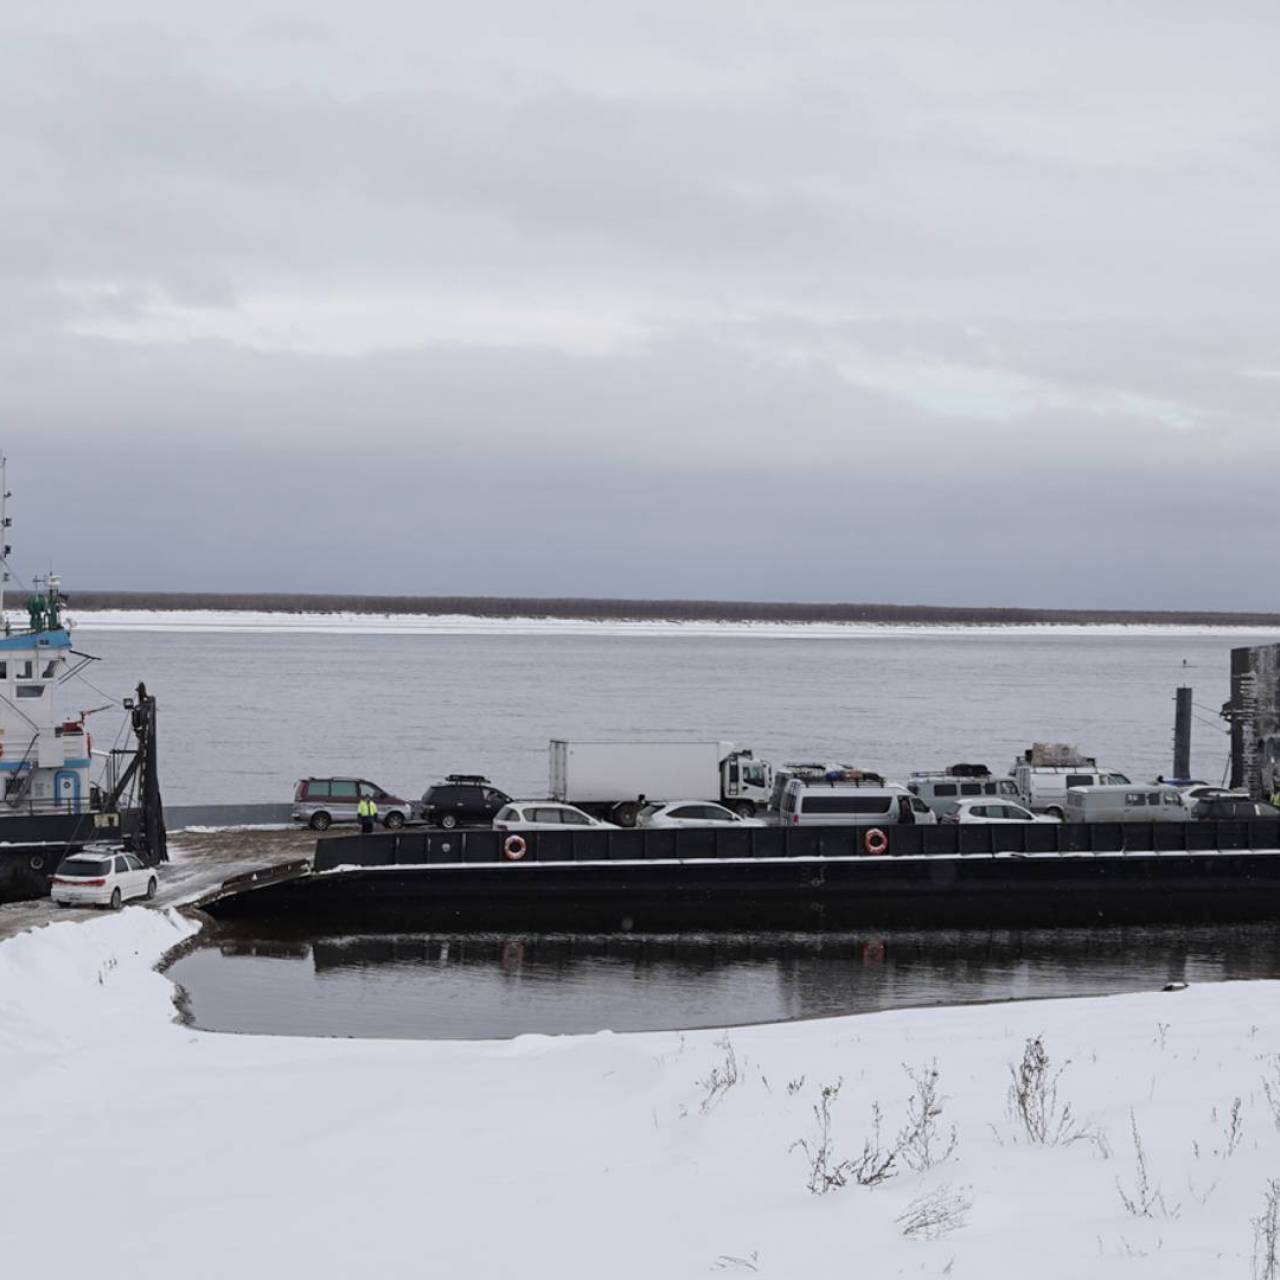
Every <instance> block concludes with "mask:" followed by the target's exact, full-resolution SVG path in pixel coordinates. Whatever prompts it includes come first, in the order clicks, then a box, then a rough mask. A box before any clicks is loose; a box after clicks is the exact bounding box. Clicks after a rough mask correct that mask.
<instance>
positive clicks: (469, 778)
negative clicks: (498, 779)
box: [444, 773, 492, 786]
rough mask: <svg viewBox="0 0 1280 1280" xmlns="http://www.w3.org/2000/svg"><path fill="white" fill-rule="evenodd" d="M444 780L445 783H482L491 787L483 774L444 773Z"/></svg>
mask: <svg viewBox="0 0 1280 1280" xmlns="http://www.w3.org/2000/svg"><path fill="white" fill-rule="evenodd" d="M444 780H445V781H446V782H474V783H482V784H484V785H486V786H489V785H492V784H491V783H490V782H489V779H488V778H486V777H485V776H484V774H483V773H446V774H445V777H444Z"/></svg>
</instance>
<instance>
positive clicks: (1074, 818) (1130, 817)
mask: <svg viewBox="0 0 1280 1280" xmlns="http://www.w3.org/2000/svg"><path fill="white" fill-rule="evenodd" d="M1190 817H1191V811H1190V810H1189V809H1188V808H1187V806H1186V805H1185V804H1183V802H1182V793H1181V792H1180V791H1179V790H1178V788H1177V787H1161V786H1141V785H1139V786H1134V784H1133V783H1126V784H1124V785H1121V786H1115V785H1104V786H1083V787H1069V788H1068V789H1067V821H1068V822H1186V821H1188V820H1189V819H1190Z"/></svg>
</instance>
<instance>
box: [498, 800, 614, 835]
mask: <svg viewBox="0 0 1280 1280" xmlns="http://www.w3.org/2000/svg"><path fill="white" fill-rule="evenodd" d="M584 827H597V828H604V829H605V830H609V831H616V830H617V829H618V828H617V827H616V826H614V824H613V823H612V822H601V821H600V819H599V818H593V817H592V816H591V815H590V814H589V813H583V812H582V810H581V809H578V808H575V807H574V806H573V805H571V804H561V803H560V802H559V801H557V800H513V801H512V802H511V803H510V804H507V805H503V807H502V808H501V809H499V810H498V812H497V814H496V815H495V817H494V819H493V829H494V830H495V831H580V830H581V829H582V828H584Z"/></svg>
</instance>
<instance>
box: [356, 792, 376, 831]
mask: <svg viewBox="0 0 1280 1280" xmlns="http://www.w3.org/2000/svg"><path fill="white" fill-rule="evenodd" d="M356 817H357V818H359V819H360V833H361V835H366V836H367V835H369V834H370V832H372V831H373V824H374V821H375V820H376V819H377V817H378V804H377V801H375V800H373V799H371V798H370V797H369V796H361V797H360V803H359V804H358V805H356Z"/></svg>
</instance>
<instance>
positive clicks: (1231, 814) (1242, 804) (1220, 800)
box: [1191, 793, 1280, 822]
mask: <svg viewBox="0 0 1280 1280" xmlns="http://www.w3.org/2000/svg"><path fill="white" fill-rule="evenodd" d="M1191 816H1192V817H1193V818H1194V819H1195V820H1196V821H1197V822H1222V821H1233V820H1244V821H1246V822H1247V821H1248V820H1249V819H1250V818H1280V809H1277V808H1276V807H1275V805H1273V804H1267V803H1266V802H1265V801H1263V800H1250V799H1249V797H1248V796H1242V795H1240V794H1239V793H1236V794H1235V795H1231V794H1227V795H1221V796H1210V797H1208V798H1207V799H1205V800H1199V801H1197V802H1196V804H1194V805H1193V806H1192V809H1191Z"/></svg>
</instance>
